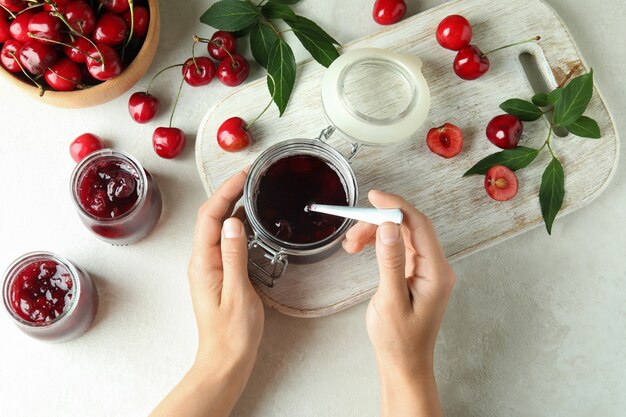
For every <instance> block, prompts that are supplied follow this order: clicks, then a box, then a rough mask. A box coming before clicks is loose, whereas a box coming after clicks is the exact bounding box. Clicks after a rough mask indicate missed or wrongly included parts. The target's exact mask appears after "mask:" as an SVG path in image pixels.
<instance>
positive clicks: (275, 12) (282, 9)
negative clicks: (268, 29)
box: [261, 3, 296, 19]
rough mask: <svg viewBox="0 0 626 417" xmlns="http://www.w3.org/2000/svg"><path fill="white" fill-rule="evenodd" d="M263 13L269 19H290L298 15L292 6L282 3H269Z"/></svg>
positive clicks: (264, 7)
mask: <svg viewBox="0 0 626 417" xmlns="http://www.w3.org/2000/svg"><path fill="white" fill-rule="evenodd" d="M261 13H262V14H263V16H265V17H267V18H268V19H290V18H293V17H295V16H296V14H295V13H294V12H293V10H291V7H289V6H287V5H284V4H280V3H267V4H266V5H265V6H263V8H262V9H261Z"/></svg>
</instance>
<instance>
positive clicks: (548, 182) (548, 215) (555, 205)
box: [539, 158, 565, 234]
mask: <svg viewBox="0 0 626 417" xmlns="http://www.w3.org/2000/svg"><path fill="white" fill-rule="evenodd" d="M564 196H565V173H564V172H563V166H561V163H560V162H559V160H558V159H556V158H553V159H552V162H550V164H549V165H548V167H547V168H546V170H545V171H544V173H543V176H542V177H541V188H540V189H539V202H540V203H541V214H542V215H543V221H544V223H545V224H546V229H547V230H548V234H552V224H553V223H554V219H555V218H556V215H557V213H558V212H559V210H561V207H562V206H563V197H564Z"/></svg>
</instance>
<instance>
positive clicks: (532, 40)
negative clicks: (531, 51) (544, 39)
mask: <svg viewBox="0 0 626 417" xmlns="http://www.w3.org/2000/svg"><path fill="white" fill-rule="evenodd" d="M540 39H541V36H535V37H534V38H532V39H526V40H525V41H521V42H516V43H512V44H510V45H505V46H501V47H499V48H496V49H492V50H491V51H489V52H486V53H484V54H483V56H486V55H489V54H492V53H494V52H496V51H501V50H502V49H506V48H510V47H512V46H517V45H522V44H524V43H529V42H535V41H538V40H540Z"/></svg>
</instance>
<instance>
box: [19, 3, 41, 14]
mask: <svg viewBox="0 0 626 417" xmlns="http://www.w3.org/2000/svg"><path fill="white" fill-rule="evenodd" d="M42 6H44V4H43V3H40V4H34V5H32V6H28V7H26V8H25V9H22V10H20V11H19V12H17V14H16V15H15V16H16V17H17V16H19V15H21V14H22V13H24V12H27V11H29V10H33V9H37V8H38V7H42Z"/></svg>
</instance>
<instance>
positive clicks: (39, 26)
mask: <svg viewBox="0 0 626 417" xmlns="http://www.w3.org/2000/svg"><path fill="white" fill-rule="evenodd" d="M62 30H63V22H62V21H61V19H59V18H58V17H54V16H52V15H51V14H50V13H48V12H39V13H37V14H35V15H34V16H33V17H31V18H30V20H29V22H28V31H29V32H30V33H31V34H32V35H33V36H35V37H36V38H43V39H49V40H51V41H55V42H61V41H62V40H63V33H62V32H61V31H62ZM36 40H38V41H39V42H44V43H45V42H46V41H43V40H41V39H36Z"/></svg>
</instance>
